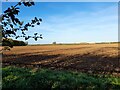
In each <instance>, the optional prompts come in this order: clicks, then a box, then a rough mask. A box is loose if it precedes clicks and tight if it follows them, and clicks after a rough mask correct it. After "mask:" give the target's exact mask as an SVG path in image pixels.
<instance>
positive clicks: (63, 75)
mask: <svg viewBox="0 0 120 90" xmlns="http://www.w3.org/2000/svg"><path fill="white" fill-rule="evenodd" d="M2 70H3V73H2V74H3V75H2V76H3V77H2V78H3V84H2V85H3V90H4V89H6V88H10V89H12V90H16V89H17V90H18V89H20V90H22V89H25V90H33V89H35V90H81V89H82V90H83V89H84V90H97V89H98V90H110V89H111V90H119V89H120V78H118V77H111V76H106V77H105V76H100V75H96V76H95V75H88V74H85V73H75V72H68V71H53V70H47V69H40V70H36V71H35V70H34V69H25V68H16V67H5V68H3V69H2Z"/></svg>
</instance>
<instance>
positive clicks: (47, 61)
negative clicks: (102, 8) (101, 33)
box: [2, 44, 120, 72]
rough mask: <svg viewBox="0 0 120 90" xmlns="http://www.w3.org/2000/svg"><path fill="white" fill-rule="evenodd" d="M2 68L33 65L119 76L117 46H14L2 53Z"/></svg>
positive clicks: (119, 67) (119, 63)
mask: <svg viewBox="0 0 120 90" xmlns="http://www.w3.org/2000/svg"><path fill="white" fill-rule="evenodd" d="M2 62H3V65H4V64H5V63H7V64H8V63H10V64H13V65H17V64H21V65H25V66H27V65H33V66H37V67H38V66H39V67H46V68H51V69H64V70H74V71H82V72H87V71H89V72H120V71H119V69H120V66H119V65H120V62H119V59H118V44H87V45H46V46H45V45H43V46H16V47H14V48H13V49H11V51H4V52H3V59H2Z"/></svg>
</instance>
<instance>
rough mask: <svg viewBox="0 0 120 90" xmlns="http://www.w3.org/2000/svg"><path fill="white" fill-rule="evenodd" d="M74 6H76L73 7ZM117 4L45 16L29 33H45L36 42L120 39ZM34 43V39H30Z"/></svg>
mask: <svg viewBox="0 0 120 90" xmlns="http://www.w3.org/2000/svg"><path fill="white" fill-rule="evenodd" d="M73 8H74V7H73ZM117 8H118V7H117V6H110V7H108V8H103V9H101V10H96V11H93V12H87V11H82V12H81V11H76V12H74V13H72V12H71V14H67V15H66V14H59V15H56V14H55V15H54V14H53V15H51V16H48V17H47V18H43V22H42V23H41V25H40V26H36V27H35V28H31V30H30V32H29V33H33V30H32V29H34V32H39V31H40V33H42V34H43V38H44V39H43V40H39V41H38V42H36V43H52V42H53V41H56V42H58V43H62V42H63V43H71V42H73V43H75V42H104V41H117V39H118V12H117ZM29 42H30V43H33V41H32V40H29Z"/></svg>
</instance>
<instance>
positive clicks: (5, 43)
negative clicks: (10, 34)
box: [2, 39, 28, 46]
mask: <svg viewBox="0 0 120 90" xmlns="http://www.w3.org/2000/svg"><path fill="white" fill-rule="evenodd" d="M9 45H12V46H26V45H28V43H27V42H24V41H18V40H12V39H3V40H2V46H9Z"/></svg>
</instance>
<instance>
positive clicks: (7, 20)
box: [0, 0, 42, 47]
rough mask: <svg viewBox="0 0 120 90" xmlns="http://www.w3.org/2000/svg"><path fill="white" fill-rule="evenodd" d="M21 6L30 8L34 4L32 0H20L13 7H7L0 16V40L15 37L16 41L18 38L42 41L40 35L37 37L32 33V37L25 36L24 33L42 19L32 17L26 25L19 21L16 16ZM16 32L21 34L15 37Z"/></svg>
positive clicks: (38, 23)
mask: <svg viewBox="0 0 120 90" xmlns="http://www.w3.org/2000/svg"><path fill="white" fill-rule="evenodd" d="M21 5H24V6H26V7H31V6H34V5H35V3H34V2H33V1H32V0H21V1H20V2H18V3H17V4H16V5H15V6H11V7H8V9H7V10H5V11H4V13H3V14H2V15H0V28H1V30H2V31H1V32H0V33H2V38H1V39H2V40H3V38H4V39H8V38H9V37H15V38H16V39H18V38H19V37H23V38H24V39H25V40H28V39H29V38H34V40H35V41H37V40H38V38H41V39H42V34H40V35H38V33H34V35H33V36H31V35H26V33H25V32H26V31H28V29H29V28H30V27H34V26H35V25H40V23H41V22H42V19H41V18H37V17H34V18H33V19H32V20H31V22H28V23H26V24H25V23H24V21H20V19H19V18H18V17H17V15H18V14H19V12H20V6H21ZM18 31H21V34H20V33H19V34H18V35H17V32H18ZM2 40H1V41H2ZM10 43H11V42H10ZM9 46H10V47H13V46H12V45H11V44H9Z"/></svg>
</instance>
